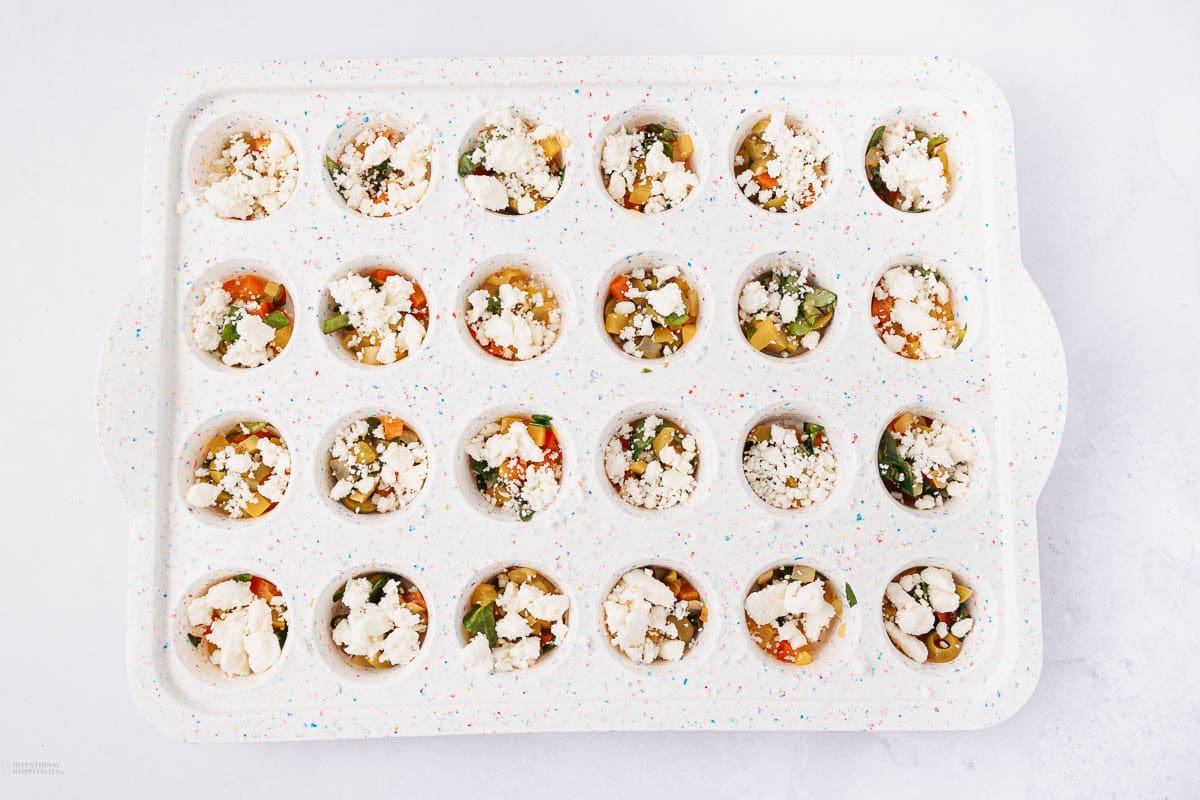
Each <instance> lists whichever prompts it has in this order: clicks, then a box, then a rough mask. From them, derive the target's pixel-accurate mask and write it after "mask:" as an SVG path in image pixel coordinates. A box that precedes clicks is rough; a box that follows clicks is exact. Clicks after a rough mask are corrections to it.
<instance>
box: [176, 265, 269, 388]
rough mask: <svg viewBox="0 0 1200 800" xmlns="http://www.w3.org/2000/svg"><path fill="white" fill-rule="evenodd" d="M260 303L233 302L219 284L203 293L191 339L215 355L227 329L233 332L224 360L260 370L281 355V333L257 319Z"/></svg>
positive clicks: (234, 364) (215, 283)
mask: <svg viewBox="0 0 1200 800" xmlns="http://www.w3.org/2000/svg"><path fill="white" fill-rule="evenodd" d="M258 306H259V303H257V302H246V301H244V300H236V301H235V300H234V299H233V298H232V297H231V296H230V294H229V292H227V291H225V289H224V288H222V285H221V284H220V283H218V282H214V283H210V284H208V285H207V286H205V287H203V288H202V289H201V290H200V302H199V303H198V304H197V305H196V308H195V309H194V310H193V311H192V337H193V339H194V340H195V342H196V345H197V346H198V347H199V348H200V349H201V350H203V351H205V352H208V353H216V352H217V351H218V350H219V349H220V348H221V344H222V333H223V332H224V331H225V329H226V328H227V327H228V328H230V329H231V330H232V331H233V332H234V333H235V337H236V338H234V339H233V340H232V341H229V342H226V343H225V344H226V348H225V352H224V353H222V354H221V361H222V362H223V363H225V364H227V365H229V366H231V367H257V366H259V365H261V364H265V363H267V362H268V361H270V360H271V359H273V358H275V356H277V355H279V353H280V352H282V350H283V347H282V346H281V345H279V344H277V341H278V340H277V338H276V336H277V334H278V331H276V330H275V328H272V327H271V326H270V325H267V324H266V323H265V322H263V320H262V319H261V318H260V317H259V316H257V314H259V313H261V312H259V309H258Z"/></svg>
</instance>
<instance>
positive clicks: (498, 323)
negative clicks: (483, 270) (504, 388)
mask: <svg viewBox="0 0 1200 800" xmlns="http://www.w3.org/2000/svg"><path fill="white" fill-rule="evenodd" d="M518 277H519V278H521V279H523V281H524V282H525V283H527V285H528V286H529V287H530V290H529V291H526V290H525V289H521V288H519V287H518V286H516V285H514V284H513V283H511V282H510V283H502V284H500V286H499V287H498V288H497V289H496V291H494V292H491V291H489V290H488V289H486V288H480V289H476V290H475V291H473V292H471V294H469V295H468V296H467V309H466V312H465V313H466V322H467V329H468V330H469V331H470V333H471V336H472V338H474V339H475V341H477V342H478V343H479V345H480V346H481V347H483V348H484V349H485V350H487V351H488V352H489V353H492V354H493V355H496V356H499V357H500V358H505V359H508V360H510V361H528V360H530V359H532V358H537V357H538V356H540V355H541V354H543V353H545V352H546V351H547V350H549V349H550V348H551V346H553V344H554V342H555V341H556V340H557V339H558V331H559V326H560V324H561V322H562V313H561V312H560V311H559V309H558V306H557V303H556V301H555V298H554V295H553V293H551V291H550V289H549V288H548V287H547V286H545V285H543V284H541V283H539V282H537V281H535V280H533V279H532V278H530V277H529V276H527V275H526V276H518ZM485 283H486V282H485Z"/></svg>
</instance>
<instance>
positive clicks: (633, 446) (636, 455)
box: [629, 420, 654, 461]
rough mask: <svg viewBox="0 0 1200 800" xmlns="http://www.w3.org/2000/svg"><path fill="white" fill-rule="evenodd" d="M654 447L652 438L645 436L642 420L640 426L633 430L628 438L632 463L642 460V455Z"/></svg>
mask: <svg viewBox="0 0 1200 800" xmlns="http://www.w3.org/2000/svg"><path fill="white" fill-rule="evenodd" d="M653 446H654V437H653V436H647V435H646V423H645V421H644V420H643V421H642V423H641V424H639V425H638V426H637V427H635V428H634V429H633V435H632V436H630V437H629V448H630V453H631V454H632V456H633V460H634V461H641V460H642V453H644V452H646V451H647V450H649V449H651V448H652V447H653Z"/></svg>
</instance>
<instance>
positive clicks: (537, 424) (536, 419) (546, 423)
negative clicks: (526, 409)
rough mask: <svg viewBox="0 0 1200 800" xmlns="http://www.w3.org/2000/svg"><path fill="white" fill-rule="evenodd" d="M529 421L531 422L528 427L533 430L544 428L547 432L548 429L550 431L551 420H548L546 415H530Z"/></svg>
mask: <svg viewBox="0 0 1200 800" xmlns="http://www.w3.org/2000/svg"><path fill="white" fill-rule="evenodd" d="M531 419H532V420H533V421H532V422H530V423H529V425H530V427H533V428H546V429H547V430H549V429H550V419H551V418H550V417H549V416H548V415H546V414H534V415H532V417H531Z"/></svg>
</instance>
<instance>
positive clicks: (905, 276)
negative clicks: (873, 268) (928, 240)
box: [871, 264, 967, 361]
mask: <svg viewBox="0 0 1200 800" xmlns="http://www.w3.org/2000/svg"><path fill="white" fill-rule="evenodd" d="M871 320H872V322H873V323H874V325H875V333H876V334H877V335H878V336H879V339H880V340H881V341H882V342H883V343H884V345H885V346H886V347H887V349H889V350H891V351H892V352H893V353H896V354H898V355H901V356H904V357H905V358H909V359H913V360H916V361H924V360H932V359H938V358H945V357H946V356H948V355H950V354H951V353H953V352H954V351H955V350H956V349H958V347H959V345H961V344H962V343H963V339H965V338H966V335H967V326H966V325H963V324H962V323H961V322H959V321H958V318H957V316H955V313H954V299H953V295H952V293H951V291H950V284H949V283H948V282H947V281H946V279H945V278H944V277H942V274H941V273H940V272H938V271H936V270H934V269H932V268H931V267H927V266H924V265H922V264H902V265H900V266H895V267H891V268H889V269H888V270H887V271H885V272H884V273H883V275H882V276H881V277H880V278H879V283H877V284H876V285H875V291H874V293H873V294H872V296H871Z"/></svg>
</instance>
